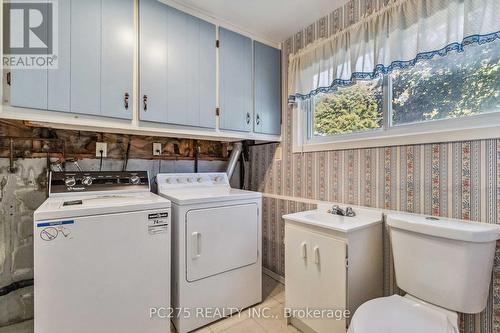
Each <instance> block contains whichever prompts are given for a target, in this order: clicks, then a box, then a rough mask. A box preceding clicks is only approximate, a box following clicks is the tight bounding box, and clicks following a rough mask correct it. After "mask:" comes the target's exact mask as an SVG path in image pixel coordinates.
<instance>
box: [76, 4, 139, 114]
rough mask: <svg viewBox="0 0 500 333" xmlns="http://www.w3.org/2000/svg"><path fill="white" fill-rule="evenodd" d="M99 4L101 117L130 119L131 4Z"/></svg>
mask: <svg viewBox="0 0 500 333" xmlns="http://www.w3.org/2000/svg"><path fill="white" fill-rule="evenodd" d="M86 1H88V0H86ZM101 2H102V5H101V6H102V12H101V30H102V32H101V114H102V115H103V116H108V117H115V118H124V119H132V110H133V105H134V104H133V103H134V98H135V96H132V89H133V82H134V43H135V30H134V0H125V1H124V0H101Z"/></svg>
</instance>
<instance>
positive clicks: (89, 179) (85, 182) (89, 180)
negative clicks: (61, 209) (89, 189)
mask: <svg viewBox="0 0 500 333" xmlns="http://www.w3.org/2000/svg"><path fill="white" fill-rule="evenodd" d="M82 184H83V185H85V186H90V185H92V177H90V176H85V177H83V179H82Z"/></svg>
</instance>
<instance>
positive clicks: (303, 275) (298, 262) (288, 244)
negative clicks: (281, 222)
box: [285, 224, 312, 310]
mask: <svg viewBox="0 0 500 333" xmlns="http://www.w3.org/2000/svg"><path fill="white" fill-rule="evenodd" d="M310 251H311V243H310V240H309V235H308V234H307V233H305V232H302V230H300V229H297V228H295V227H293V226H290V225H288V224H287V225H285V282H286V283H285V300H286V307H287V308H289V309H292V310H297V309H304V308H305V307H306V306H307V300H308V299H309V294H310V293H311V291H312V285H311V281H309V276H308V268H309V266H310V263H309V261H308V260H307V257H308V255H311V253H310Z"/></svg>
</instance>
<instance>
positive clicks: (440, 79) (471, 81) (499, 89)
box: [391, 41, 500, 125]
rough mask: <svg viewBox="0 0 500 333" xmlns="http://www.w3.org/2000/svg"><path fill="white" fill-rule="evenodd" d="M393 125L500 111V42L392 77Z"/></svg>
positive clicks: (395, 73) (425, 63)
mask: <svg viewBox="0 0 500 333" xmlns="http://www.w3.org/2000/svg"><path fill="white" fill-rule="evenodd" d="M391 77H392V86H393V100H392V107H393V119H392V121H393V124H394V125H400V124H406V123H415V122H423V121H432V120H437V119H447V118H458V117H466V116H471V115H476V114H480V113H487V112H497V111H500V42H498V41H495V42H491V43H486V44H483V45H475V44H474V45H469V46H466V47H465V52H463V53H457V52H453V53H450V54H448V55H447V56H445V57H439V56H436V57H435V58H434V59H432V60H428V61H421V62H418V63H417V65H416V66H414V67H410V68H408V69H404V70H397V71H394V72H393V73H392V74H391Z"/></svg>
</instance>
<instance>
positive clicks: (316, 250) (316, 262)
mask: <svg viewBox="0 0 500 333" xmlns="http://www.w3.org/2000/svg"><path fill="white" fill-rule="evenodd" d="M314 263H315V264H316V265H319V247H317V246H315V247H314Z"/></svg>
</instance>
